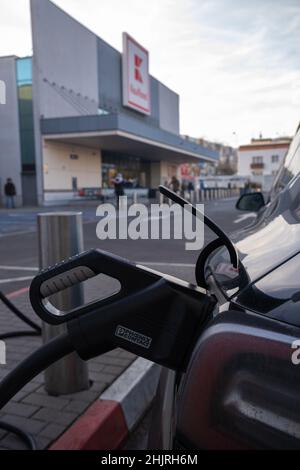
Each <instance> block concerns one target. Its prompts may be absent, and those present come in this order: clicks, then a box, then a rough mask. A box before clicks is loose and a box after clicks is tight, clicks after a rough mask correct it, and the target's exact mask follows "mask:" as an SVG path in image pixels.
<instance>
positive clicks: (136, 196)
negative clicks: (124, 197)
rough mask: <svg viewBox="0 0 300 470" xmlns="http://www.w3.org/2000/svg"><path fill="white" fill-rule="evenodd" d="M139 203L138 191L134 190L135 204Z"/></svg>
mask: <svg viewBox="0 0 300 470" xmlns="http://www.w3.org/2000/svg"><path fill="white" fill-rule="evenodd" d="M137 203H138V193H137V191H134V193H133V204H137Z"/></svg>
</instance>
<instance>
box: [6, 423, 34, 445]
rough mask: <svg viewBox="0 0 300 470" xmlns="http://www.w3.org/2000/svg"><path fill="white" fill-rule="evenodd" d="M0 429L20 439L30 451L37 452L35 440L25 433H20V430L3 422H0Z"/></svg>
mask: <svg viewBox="0 0 300 470" xmlns="http://www.w3.org/2000/svg"><path fill="white" fill-rule="evenodd" d="M0 428H1V429H3V431H7V432H11V433H12V434H15V435H16V436H18V437H20V439H22V441H23V442H25V444H26V445H27V446H28V447H29V449H30V450H37V445H36V442H35V439H34V438H33V437H32V436H31V435H30V434H28V433H27V432H25V431H22V429H19V428H16V427H15V426H13V425H12V424H8V423H4V422H3V421H0Z"/></svg>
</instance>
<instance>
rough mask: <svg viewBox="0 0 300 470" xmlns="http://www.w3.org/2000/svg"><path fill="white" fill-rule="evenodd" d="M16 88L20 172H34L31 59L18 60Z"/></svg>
mask: <svg viewBox="0 0 300 470" xmlns="http://www.w3.org/2000/svg"><path fill="white" fill-rule="evenodd" d="M16 68H17V86H18V104H19V123H20V140H21V157H22V171H23V172H24V173H28V172H30V173H32V172H34V171H35V143H34V123H33V102H32V58H31V57H26V58H25V59H18V60H17V61H16Z"/></svg>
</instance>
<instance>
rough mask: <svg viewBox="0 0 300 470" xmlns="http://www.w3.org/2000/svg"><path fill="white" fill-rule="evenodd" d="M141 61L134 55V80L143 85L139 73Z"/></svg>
mask: <svg viewBox="0 0 300 470" xmlns="http://www.w3.org/2000/svg"><path fill="white" fill-rule="evenodd" d="M142 63H143V59H141V58H140V57H139V56H138V55H137V54H135V55H134V79H135V80H136V81H137V82H140V83H143V77H142V74H141V71H140V68H141V65H142Z"/></svg>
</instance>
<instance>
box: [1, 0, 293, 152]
mask: <svg viewBox="0 0 300 470" xmlns="http://www.w3.org/2000/svg"><path fill="white" fill-rule="evenodd" d="M54 3H56V4H57V5H58V6H59V7H61V8H62V9H64V10H65V11H66V12H67V13H69V14H71V15H72V16H74V17H75V18H76V19H77V20H79V21H80V22H82V23H83V24H84V25H85V26H87V27H88V28H89V29H91V30H92V31H93V32H94V33H96V34H97V35H98V36H100V37H101V38H103V39H104V40H105V41H107V42H108V43H110V44H111V45H112V46H114V47H115V48H117V49H118V50H119V51H122V32H123V31H126V32H128V33H129V34H131V36H133V37H134V38H135V39H136V40H137V41H138V42H140V43H141V44H142V45H143V46H144V47H146V48H147V49H148V50H149V52H150V73H151V74H152V75H154V76H155V77H156V78H157V79H158V80H160V81H162V82H163V83H165V84H166V85H167V86H169V87H170V88H172V89H173V90H174V91H176V92H177V93H178V94H179V95H180V124H181V126H180V127H181V129H180V130H181V133H182V134H188V135H191V136H194V137H204V138H206V139H209V140H213V141H219V142H224V143H226V144H231V145H233V146H237V145H241V144H245V143H248V142H249V141H250V139H251V138H253V137H256V138H257V137H258V136H259V135H260V134H262V135H263V137H278V136H281V135H293V134H294V133H295V131H296V128H297V126H298V123H299V121H300V53H299V45H300V0H251V1H246V0H151V1H147V2H146V1H145V0H144V1H142V0H84V1H83V0H55V1H54ZM0 7H1V10H0V56H2V55H10V54H15V55H18V56H24V55H29V54H31V53H32V45H31V34H30V15H29V0H0Z"/></svg>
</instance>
